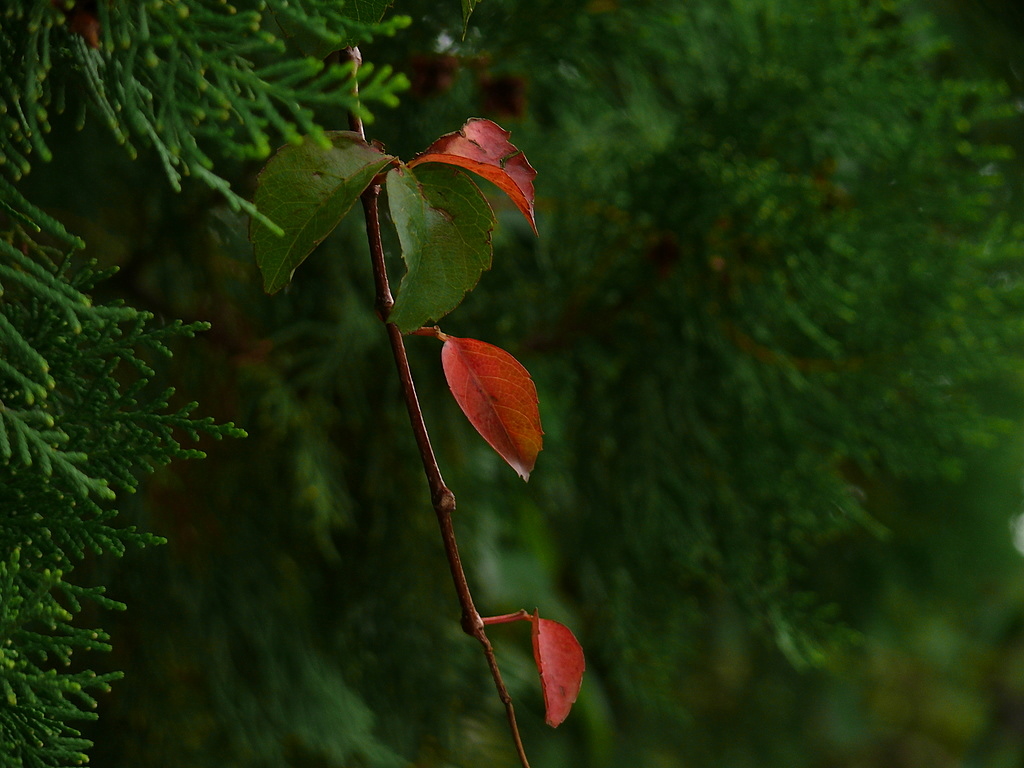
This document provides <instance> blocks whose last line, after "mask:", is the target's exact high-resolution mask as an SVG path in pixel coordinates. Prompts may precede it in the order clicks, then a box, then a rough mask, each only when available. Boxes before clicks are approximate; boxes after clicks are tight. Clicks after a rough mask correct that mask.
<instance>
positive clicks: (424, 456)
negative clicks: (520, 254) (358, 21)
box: [342, 48, 530, 768]
mask: <svg viewBox="0 0 1024 768" xmlns="http://www.w3.org/2000/svg"><path fill="white" fill-rule="evenodd" d="M342 56H347V57H348V58H349V60H350V61H353V62H355V66H356V67H358V66H359V64H360V63H361V61H362V58H361V57H360V54H359V49H358V48H349V49H347V50H346V51H344V52H342ZM349 125H350V127H351V129H352V130H353V131H355V132H356V133H358V134H359V135H360V136H361V137H362V138H363V139H364V140H365V138H366V136H365V134H364V132H363V124H362V121H361V120H360V119H359V116H358V115H355V114H353V115H351V116H350V118H349ZM379 196H380V185H379V184H371V185H370V187H368V188H367V189H366V191H365V192H363V194H362V198H361V201H362V204H363V213H364V214H365V217H366V237H367V243H368V244H369V246H370V260H371V262H372V264H373V281H374V287H375V289H376V309H377V314H378V315H379V316H380V319H381V321H383V322H384V324H385V327H386V329H387V334H388V341H389V342H390V344H391V351H392V354H393V355H394V358H395V366H396V368H397V369H398V378H399V381H400V382H401V386H402V397H403V399H404V400H405V405H406V409H407V410H408V412H409V422H410V424H411V425H412V432H413V437H414V438H415V440H416V446H417V448H418V449H419V453H420V458H421V460H422V461H423V471H424V473H425V474H426V476H427V483H428V485H429V487H430V499H431V503H432V504H433V507H434V513H435V515H436V516H437V524H438V527H439V528H440V529H441V540H442V542H443V544H444V551H445V556H446V557H447V559H448V568H449V570H450V571H451V575H452V583H453V584H454V585H455V594H456V596H457V597H458V600H459V605H460V607H461V608H462V629H463V631H464V632H465V633H466V634H468V635H471V636H472V637H475V638H476V639H477V641H478V642H479V643H480V645H481V647H482V648H483V651H484V656H485V657H486V658H487V666H488V667H489V668H490V670H491V677H492V678H494V686H495V688H496V689H497V691H498V696H499V698H500V699H501V701H502V704H504V705H505V714H506V716H507V718H508V724H509V729H510V731H511V733H512V741H513V742H514V744H515V747H516V753H517V754H518V755H519V760H520V762H521V763H522V765H523V768H530V763H529V761H528V760H527V758H526V750H525V748H524V747H523V740H522V737H521V736H520V735H519V726H518V725H517V723H516V713H515V709H514V708H513V706H512V697H511V695H510V694H509V692H508V688H507V687H506V686H505V681H504V680H503V679H502V677H501V671H500V670H499V669H498V661H497V659H496V658H495V656H494V649H493V648H492V647H491V642H490V640H489V639H488V638H487V632H486V629H485V627H484V622H483V619H481V618H480V614H479V612H478V611H477V610H476V606H475V605H474V604H473V594H472V592H471V591H470V588H469V581H468V580H467V579H466V572H465V570H464V569H463V567H462V559H461V557H460V556H459V545H458V541H457V540H456V538H455V527H454V525H453V523H452V513H454V512H455V494H454V493H452V491H451V489H449V488H448V486H447V485H445V482H444V478H443V477H442V476H441V469H440V467H439V466H438V464H437V458H436V457H435V456H434V448H433V446H432V445H431V443H430V435H429V433H428V432H427V426H426V423H425V422H424V420H423V411H422V409H421V408H420V402H419V397H418V396H417V394H416V385H415V383H414V381H413V378H412V369H411V368H410V366H409V357H408V355H407V354H406V351H405V340H404V339H403V337H402V332H401V330H400V329H399V328H398V326H397V325H395V324H394V323H389V322H388V321H387V320H388V315H390V313H391V308H392V306H394V303H395V302H394V299H393V297H392V295H391V288H390V284H389V281H388V274H387V266H386V264H385V261H384V247H383V244H382V242H381V237H380V217H379V215H378V210H377V201H378V198H379Z"/></svg>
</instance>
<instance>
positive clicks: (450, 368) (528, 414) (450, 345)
mask: <svg viewBox="0 0 1024 768" xmlns="http://www.w3.org/2000/svg"><path fill="white" fill-rule="evenodd" d="M439 338H441V339H442V340H443V341H444V347H442V348H441V365H442V366H443V367H444V375H445V378H446V379H447V380H448V388H449V389H451V391H452V395H453V396H454V397H455V402H457V403H458V404H459V407H460V408H461V409H462V412H463V413H464V414H466V418H468V419H469V422H470V424H472V425H473V426H474V427H475V428H476V431H477V432H479V433H480V436H481V437H483V439H484V440H486V441H487V442H488V443H489V444H490V446H491V447H492V448H493V449H494V450H496V451H497V452H498V453H499V454H500V455H501V457H502V458H503V459H505V461H507V462H508V463H509V464H510V465H511V467H512V468H513V469H514V470H515V471H516V472H518V473H519V476H520V477H522V478H523V480H529V479H530V472H532V471H533V465H534V464H535V463H536V461H537V454H538V453H540V449H541V447H542V443H543V438H542V437H541V436H542V435H543V434H544V432H543V430H541V427H540V412H539V411H538V410H537V388H536V387H535V386H534V385H533V380H532V379H531V378H530V374H529V372H528V371H527V370H526V369H525V368H524V367H523V366H522V365H520V364H519V361H518V360H516V359H515V358H514V357H512V355H510V354H509V353H508V352H506V351H505V350H503V349H501V348H499V347H495V346H494V345H492V344H487V343H485V342H482V341H477V340H476V339H460V338H457V337H455V336H448V335H446V334H440V336H439Z"/></svg>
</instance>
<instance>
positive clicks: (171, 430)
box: [0, 0, 406, 768]
mask: <svg viewBox="0 0 1024 768" xmlns="http://www.w3.org/2000/svg"><path fill="white" fill-rule="evenodd" d="M384 7H385V4H383V3H379V2H367V3H360V4H358V5H357V6H354V7H353V8H350V9H345V10H344V12H343V11H341V10H339V4H334V3H326V2H325V3H320V4H317V5H316V6H315V7H313V8H312V9H309V10H303V9H301V8H297V7H295V6H293V5H290V4H289V3H288V2H278V3H271V4H265V3H253V4H243V5H242V6H240V7H236V6H232V5H229V4H227V3H221V2H204V1H203V0H198V1H197V2H191V1H188V2H173V3H170V2H161V1H160V0H155V1H154V2H143V3H133V4H124V3H104V2H101V3H95V2H87V1H85V0H69V1H68V2H36V1H34V0H15V2H11V3H5V6H4V9H3V11H2V12H0V296H2V299H0V764H2V765H3V766H4V767H5V768H6V767H7V766H31V767H33V768H35V767H37V766H38V767H39V768H43V767H48V766H63V765H78V764H81V763H82V762H84V761H85V760H86V759H87V758H86V756H85V754H84V751H85V749H86V748H87V747H88V741H87V740H85V739H83V738H81V736H80V733H79V731H78V730H76V727H75V725H74V723H75V720H79V719H82V718H88V717H92V716H93V715H92V712H91V709H92V708H93V707H94V706H95V700H94V699H93V695H94V694H95V693H96V692H98V691H101V690H104V689H106V688H107V687H108V683H109V682H110V680H111V679H113V678H114V677H116V676H117V675H116V674H106V675H97V674H94V673H92V672H90V671H88V670H81V669H79V668H77V667H73V666H71V665H72V659H71V657H72V654H73V653H74V651H76V650H79V649H82V650H102V649H106V648H108V645H107V642H106V641H107V639H108V638H107V636H106V635H105V634H104V633H103V631H102V630H99V629H86V628H83V627H80V626H78V625H77V624H76V623H75V621H74V620H75V617H76V614H78V613H79V611H81V610H82V606H83V601H85V600H90V601H92V602H94V603H96V604H98V605H99V606H101V607H104V608H108V609H109V608H123V607H124V606H123V605H122V604H120V603H119V602H117V601H114V600H111V599H109V598H106V597H104V594H103V588H102V587H99V586H98V587H84V586H81V585H78V584H75V583H74V582H73V581H71V580H69V579H68V576H69V574H70V572H71V571H72V570H73V568H74V567H75V564H76V563H77V562H79V561H80V560H81V559H82V558H83V557H85V556H87V555H92V554H96V555H98V554H104V553H105V554H108V555H120V554H122V553H123V552H124V550H125V548H126V547H127V546H128V545H130V544H135V545H145V544H150V543H154V542H157V541H159V538H158V537H156V536H153V535H150V534H147V533H143V532H140V531H137V530H135V529H134V528H132V527H130V526H129V527H118V526H117V525H116V524H115V522H114V518H115V516H116V515H117V497H118V495H119V494H124V493H131V492H133V491H135V489H136V488H137V486H138V483H139V479H140V476H141V475H142V474H144V473H146V472H149V471H152V470H153V469H155V468H156V467H158V466H161V465H163V464H166V463H167V462H169V461H171V460H172V459H186V458H198V457H201V456H202V455H203V454H202V452H201V451H199V450H196V449H191V448H186V447H183V446H182V444H181V442H180V441H181V440H183V439H188V440H192V441H194V440H197V439H198V438H199V436H200V434H207V435H211V436H213V437H221V436H225V435H230V436H241V435H242V434H243V433H242V431H241V430H239V429H236V428H234V427H233V426H232V425H231V424H227V425H221V426H218V425H215V424H214V423H213V421H212V419H209V418H194V417H193V416H192V415H191V414H192V412H193V410H194V409H195V408H196V404H195V403H186V404H176V405H171V402H170V401H171V397H172V395H173V390H170V389H159V388H158V389H156V390H155V391H153V388H152V386H151V385H150V382H151V380H152V379H153V377H154V375H155V371H154V368H153V367H152V363H154V362H155V360H156V359H157V358H159V357H161V356H166V355H168V354H169V346H168V344H169V343H170V342H171V341H172V340H173V339H175V338H182V337H184V338H187V337H191V336H192V335H193V334H194V333H195V332H196V331H199V330H203V329H204V328H205V327H206V326H205V324H203V323H192V324H187V325H186V324H182V323H180V322H171V323H169V324H164V325H162V326H158V325H156V324H154V322H153V316H152V315H151V314H150V313H146V312H140V311H137V310H135V309H133V308H131V307H128V306H125V305H123V304H119V303H113V304H98V303H94V301H93V299H92V298H91V293H92V291H93V289H94V288H95V286H96V283H97V282H98V281H100V280H102V278H103V277H104V276H105V275H104V273H99V272H96V271H95V270H94V269H92V268H90V267H88V266H85V267H83V266H74V264H73V262H74V261H75V259H74V258H73V253H74V251H75V250H77V249H80V248H81V247H82V246H83V245H84V244H83V242H82V241H81V240H80V239H79V238H78V237H76V236H74V235H72V234H70V233H68V232H67V231H66V230H65V229H64V227H63V226H62V225H61V224H60V223H59V222H58V221H57V220H56V219H54V218H52V217H51V216H49V215H48V214H46V213H45V212H44V211H42V210H41V209H39V208H38V207H36V206H35V205H34V204H33V203H32V202H30V201H29V200H28V199H26V197H25V196H24V195H23V194H22V193H21V192H20V190H19V189H18V186H17V185H18V182H20V181H21V180H22V179H23V177H24V176H25V175H26V174H28V173H29V171H30V170H31V167H32V163H33V160H41V161H48V160H50V159H51V158H52V156H53V153H52V150H51V148H50V147H49V146H48V144H47V142H46V138H45V136H46V134H47V133H48V132H49V131H50V128H51V120H52V118H53V116H54V115H55V114H59V113H62V112H65V111H72V112H75V113H77V114H78V119H79V121H84V120H85V119H86V118H87V117H88V118H89V119H92V120H97V119H98V120H99V121H101V122H103V123H105V124H106V126H107V127H108V128H109V130H110V132H111V134H112V138H113V140H114V141H116V142H117V143H119V144H122V145H124V147H125V148H126V150H127V151H128V153H129V154H130V155H131V156H135V155H136V154H137V152H138V149H139V148H140V147H141V148H146V149H149V150H151V151H154V152H155V153H156V154H157V155H158V156H159V158H160V160H161V163H162V166H163V169H164V172H165V174H166V177H167V180H168V182H169V183H170V185H171V186H172V187H173V188H175V189H180V185H181V181H182V178H183V177H185V176H192V177H196V178H198V179H200V180H202V181H203V182H205V183H206V184H208V185H209V186H210V187H212V188H213V189H216V190H217V191H219V192H220V193H222V194H223V195H224V196H225V198H226V199H227V200H229V201H230V204H231V205H232V206H233V207H235V208H236V209H245V210H249V211H251V212H253V213H256V212H255V209H253V208H252V206H251V204H249V203H248V202H247V201H246V200H245V199H244V198H243V197H242V196H240V195H239V194H237V193H236V192H234V191H233V190H232V189H231V188H230V186H229V184H228V183H227V182H226V181H225V180H224V179H223V178H222V177H221V176H219V175H217V174H216V173H215V172H214V171H213V170H212V166H213V162H212V160H211V159H210V156H209V155H208V154H207V151H206V150H205V149H204V148H203V145H207V146H209V145H212V146H214V147H216V148H217V150H218V153H219V154H220V155H222V156H232V155H234V156H236V157H261V156H266V155H267V154H268V153H269V148H270V143H269V142H270V135H271V132H272V133H273V134H274V135H276V136H284V137H285V138H287V139H292V140H294V139H296V138H297V137H298V136H299V135H300V134H314V135H319V134H320V129H319V128H318V126H317V124H316V123H315V122H314V120H313V109H314V108H315V107H316V106H318V105H323V104H325V103H328V102H330V103H333V104H337V103H341V104H343V105H345V106H346V107H347V109H349V110H353V111H356V112H358V113H360V114H361V115H362V116H364V117H369V116H370V115H369V112H368V111H367V109H366V107H365V106H363V105H365V104H367V103H372V102H373V101H375V100H376V101H381V102H393V100H394V95H393V94H394V91H395V90H396V89H398V88H399V87H401V85H402V81H401V79H400V78H393V77H391V75H390V73H389V72H388V71H386V70H382V71H380V72H378V73H376V74H375V75H374V74H371V72H372V68H370V67H364V68H363V69H362V70H361V72H360V74H359V77H360V78H361V80H362V82H361V83H360V84H361V86H362V101H360V102H356V101H355V100H354V99H351V98H347V97H346V95H345V94H346V93H347V91H349V90H351V88H352V87H353V86H354V84H355V82H356V74H355V72H354V69H353V68H351V67H348V68H346V67H343V66H337V65H330V64H324V62H323V61H322V60H321V58H322V57H321V58H317V57H316V56H314V55H308V54H312V53H315V52H316V51H317V50H319V49H320V48H321V47H323V46H326V47H327V48H328V49H331V50H333V49H335V48H337V47H339V46H342V45H345V44H348V43H349V42H351V41H354V40H363V39H369V37H370V36H371V35H372V34H375V33H377V34H388V33H391V32H393V31H394V30H395V29H397V28H399V27H401V26H402V25H403V24H404V23H405V22H406V20H405V19H403V18H401V17H396V18H395V19H394V20H392V21H391V22H389V23H387V24H379V23H378V22H379V20H380V17H381V15H382V13H383V8H384ZM286 40H288V41H291V43H290V44H291V45H292V54H293V55H290V56H287V57H282V56H280V54H282V53H284V52H285V51H286V49H287V47H288V45H289V43H286ZM228 41H229V42H230V44H225V43H226V42H228ZM303 51H304V52H305V53H303ZM257 215H258V214H257ZM69 669H70V670H71V671H69Z"/></svg>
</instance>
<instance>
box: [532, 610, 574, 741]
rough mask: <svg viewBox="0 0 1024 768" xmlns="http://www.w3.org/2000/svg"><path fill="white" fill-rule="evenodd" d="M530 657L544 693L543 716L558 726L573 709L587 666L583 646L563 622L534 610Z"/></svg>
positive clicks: (548, 721)
mask: <svg viewBox="0 0 1024 768" xmlns="http://www.w3.org/2000/svg"><path fill="white" fill-rule="evenodd" d="M533 658H534V660H535V661H536V662H537V671H539V672H540V687H541V690H542V691H543V693H544V719H545V720H546V721H547V724H548V725H550V726H551V727H552V728H557V727H558V726H559V724H561V722H562V721H563V720H565V718H566V717H568V716H569V710H570V709H572V705H573V702H574V701H576V697H577V696H578V695H579V693H580V686H581V685H582V684H583V671H584V670H585V669H586V668H587V664H586V661H585V659H584V658H583V648H582V646H580V643H579V640H577V639H576V636H575V635H573V633H572V631H571V630H570V629H569V628H568V627H567V626H565V625H564V624H559V623H558V622H557V621H552V620H551V619H542V618H540V616H539V615H538V614H537V612H536V611H534V613H533Z"/></svg>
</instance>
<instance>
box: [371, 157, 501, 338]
mask: <svg viewBox="0 0 1024 768" xmlns="http://www.w3.org/2000/svg"><path fill="white" fill-rule="evenodd" d="M386 183H387V191H388V204H389V206H390V208H391V219H392V221H394V223H395V228H396V229H397V230H398V239H399V241H400V243H401V246H402V257H403V258H404V259H405V263H406V267H407V269H408V272H407V273H406V275H405V277H404V278H403V279H402V284H401V285H400V286H399V289H398V295H397V297H396V299H395V306H394V308H393V309H392V311H391V315H390V316H389V317H388V321H389V322H392V323H395V324H396V325H398V327H399V328H400V329H401V330H402V332H403V333H409V332H411V331H415V330H416V329H417V328H419V327H420V326H422V325H425V324H427V323H429V322H431V321H436V320H439V319H440V318H441V317H443V316H444V315H446V314H447V313H448V312H450V311H451V310H453V309H455V307H457V306H458V305H459V303H461V301H462V298H463V297H464V296H465V295H466V293H467V292H468V291H470V290H472V289H473V287H474V286H475V285H476V284H477V281H478V280H479V279H480V273H481V272H483V271H484V270H485V269H489V268H490V266H491V231H492V230H493V229H494V212H493V211H492V210H491V207H490V206H489V205H488V204H487V201H486V200H485V199H484V196H483V194H482V193H481V192H480V190H479V189H478V188H477V186H476V184H474V183H473V180H472V179H471V178H470V177H469V176H468V175H467V174H465V173H463V172H462V171H460V170H458V169H457V168H452V167H449V166H445V165H429V166H424V167H422V168H417V169H416V171H415V173H414V172H413V171H411V170H409V168H408V167H406V166H400V167H398V168H393V169H392V170H391V171H389V172H388V175H387V182H386Z"/></svg>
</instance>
